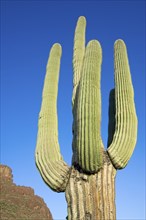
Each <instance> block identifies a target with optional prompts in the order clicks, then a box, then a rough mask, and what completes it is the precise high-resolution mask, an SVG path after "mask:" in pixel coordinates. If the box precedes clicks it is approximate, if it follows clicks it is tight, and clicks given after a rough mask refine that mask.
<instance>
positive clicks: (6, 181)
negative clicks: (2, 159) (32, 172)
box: [0, 165, 52, 220]
mask: <svg viewBox="0 0 146 220" xmlns="http://www.w3.org/2000/svg"><path fill="white" fill-rule="evenodd" d="M0 219H1V220H52V215H51V213H50V211H49V209H48V208H47V206H46V204H45V203H44V201H43V199H42V198H40V197H39V196H36V195H34V190H33V189H32V188H30V187H24V186H16V184H14V183H13V175H12V170H11V169H10V168H9V167H8V166H4V165H0Z"/></svg>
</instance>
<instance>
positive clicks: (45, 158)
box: [36, 44, 69, 191]
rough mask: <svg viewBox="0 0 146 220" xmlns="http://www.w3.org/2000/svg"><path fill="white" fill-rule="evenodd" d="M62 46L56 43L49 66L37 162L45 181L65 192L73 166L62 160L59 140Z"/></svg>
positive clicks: (45, 84) (39, 129)
mask: <svg viewBox="0 0 146 220" xmlns="http://www.w3.org/2000/svg"><path fill="white" fill-rule="evenodd" d="M60 58H61V46H60V45H59V44H54V45H53V47H52V49H51V51H50V56H49V60H48V64H47V68H46V77H45V81H44V89H43V96H42V106H41V111H40V115H39V123H38V137H37V147H36V164H37V167H38V169H39V171H40V173H41V175H42V177H43V179H44V181H45V182H46V183H47V184H48V185H49V186H50V187H51V188H52V189H53V190H55V191H64V190H65V187H66V183H67V180H68V172H69V168H68V166H67V165H66V164H65V162H64V161H63V160H62V156H61V154H60V148H59V143H58V121H57V107H56V106H57V95H58V78H59V69H60Z"/></svg>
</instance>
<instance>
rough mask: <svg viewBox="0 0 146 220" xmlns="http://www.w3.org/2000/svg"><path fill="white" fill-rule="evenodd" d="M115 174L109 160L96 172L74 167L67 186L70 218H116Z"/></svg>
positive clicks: (107, 219)
mask: <svg viewBox="0 0 146 220" xmlns="http://www.w3.org/2000/svg"><path fill="white" fill-rule="evenodd" d="M115 175H116V170H115V168H114V167H113V165H112V164H111V163H110V162H109V160H107V161H106V162H105V163H104V165H103V167H102V169H100V170H99V171H98V172H97V173H95V174H90V175H88V174H85V173H80V172H79V171H78V170H77V169H74V168H73V169H72V170H71V175H70V178H69V182H68V185H67V188H66V200H67V203H68V220H102V219H103V220H116V210H115Z"/></svg>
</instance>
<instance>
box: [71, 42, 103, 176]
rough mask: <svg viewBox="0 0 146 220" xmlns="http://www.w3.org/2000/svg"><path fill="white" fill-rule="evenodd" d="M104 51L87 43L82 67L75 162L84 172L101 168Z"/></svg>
mask: <svg viewBox="0 0 146 220" xmlns="http://www.w3.org/2000/svg"><path fill="white" fill-rule="evenodd" d="M101 59H102V55H101V47H100V44H99V42H98V41H96V40H92V41H90V42H89V43H88V45H87V47H86V51H85V55H84V62H83V64H82V71H81V77H80V83H79V85H78V91H77V93H78V94H77V98H76V99H75V110H74V142H73V143H74V145H75V148H76V150H75V152H74V153H75V154H77V156H75V158H77V161H74V163H77V164H78V165H79V166H80V167H81V168H82V169H83V170H84V171H86V172H90V173H92V172H93V173H94V172H96V171H97V170H99V169H100V168H101V166H102V146H103V144H102V140H101V137H100V123H101V120H100V118H101V95H100V69H101Z"/></svg>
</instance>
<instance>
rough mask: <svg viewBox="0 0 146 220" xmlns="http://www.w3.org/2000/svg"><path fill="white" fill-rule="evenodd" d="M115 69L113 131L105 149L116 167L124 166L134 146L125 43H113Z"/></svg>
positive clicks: (132, 94)
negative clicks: (109, 142) (108, 144)
mask: <svg viewBox="0 0 146 220" xmlns="http://www.w3.org/2000/svg"><path fill="white" fill-rule="evenodd" d="M114 59H115V64H114V69H115V113H116V114H115V133H114V136H113V140H112V143H111V144H110V146H109V147H108V149H107V151H108V153H109V156H110V158H111V160H112V163H113V164H114V166H115V167H116V168H117V169H122V168H124V167H125V166H126V165H127V163H128V161H129V159H130V157H131V155H132V153H133V150H134V148H135V144H136V139H137V116H136V111H135V104H134V92H133V86H132V81H131V75H130V68H129V63H128V56H127V50H126V45H125V43H124V42H123V41H122V40H117V41H116V42H115V45H114Z"/></svg>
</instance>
